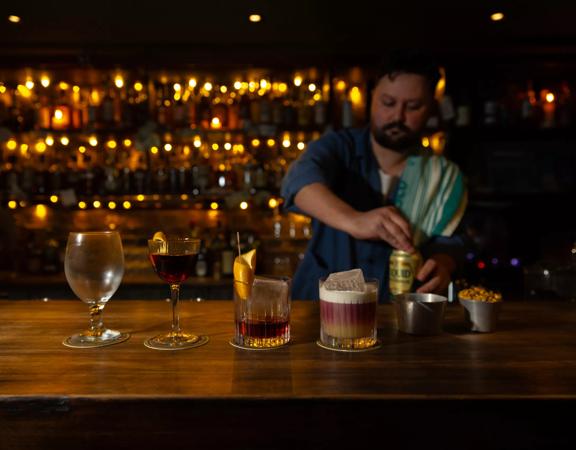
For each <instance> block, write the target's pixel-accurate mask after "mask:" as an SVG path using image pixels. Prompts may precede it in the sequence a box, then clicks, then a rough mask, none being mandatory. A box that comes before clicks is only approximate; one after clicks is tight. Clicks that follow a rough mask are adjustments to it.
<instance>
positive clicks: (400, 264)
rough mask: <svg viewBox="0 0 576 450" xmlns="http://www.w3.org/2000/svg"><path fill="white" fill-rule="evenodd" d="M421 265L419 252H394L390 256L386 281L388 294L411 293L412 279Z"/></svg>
mask: <svg viewBox="0 0 576 450" xmlns="http://www.w3.org/2000/svg"><path fill="white" fill-rule="evenodd" d="M421 265H422V256H421V255H420V252H415V253H408V252H405V251H403V250H394V251H393V252H392V254H391V255H390V270H389V279H388V285H389V289H390V293H391V294H392V295H398V294H405V293H407V292H411V291H412V285H413V283H414V279H415V278H416V274H417V273H418V271H419V270H420V266H421Z"/></svg>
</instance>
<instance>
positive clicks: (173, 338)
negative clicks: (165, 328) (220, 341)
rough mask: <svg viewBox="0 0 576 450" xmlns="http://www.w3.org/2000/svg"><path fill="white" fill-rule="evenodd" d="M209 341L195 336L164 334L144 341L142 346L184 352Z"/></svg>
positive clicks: (206, 338) (205, 337)
mask: <svg viewBox="0 0 576 450" xmlns="http://www.w3.org/2000/svg"><path fill="white" fill-rule="evenodd" d="M209 340H210V339H209V338H208V336H197V335H195V334H189V333H165V334H159V335H158V336H154V337H153V338H150V339H147V340H146V341H144V345H145V346H146V347H148V348H153V349H154V350H185V349H187V348H194V347H200V346H201V345H204V344H206V343H207V342H208V341H209Z"/></svg>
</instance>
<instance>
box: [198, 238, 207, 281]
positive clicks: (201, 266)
mask: <svg viewBox="0 0 576 450" xmlns="http://www.w3.org/2000/svg"><path fill="white" fill-rule="evenodd" d="M195 274H196V276H197V277H199V278H203V277H205V276H207V275H208V255H207V251H206V247H205V245H204V242H203V241H202V242H201V244H200V250H199V252H198V256H197V258H196V267H195Z"/></svg>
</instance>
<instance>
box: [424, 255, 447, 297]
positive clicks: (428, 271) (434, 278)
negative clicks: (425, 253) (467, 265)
mask: <svg viewBox="0 0 576 450" xmlns="http://www.w3.org/2000/svg"><path fill="white" fill-rule="evenodd" d="M455 267H456V263H455V262H454V260H453V259H452V257H451V256H448V255H444V254H438V255H432V256H431V257H430V259H427V260H426V262H425V263H424V264H423V265H422V267H421V268H420V270H419V271H418V274H417V275H416V279H417V280H418V281H421V282H422V283H423V284H422V286H420V287H419V288H418V289H417V290H416V292H419V293H434V294H440V293H443V292H444V291H445V290H446V288H447V287H448V285H449V284H450V278H451V274H452V272H453V271H454V269H455Z"/></svg>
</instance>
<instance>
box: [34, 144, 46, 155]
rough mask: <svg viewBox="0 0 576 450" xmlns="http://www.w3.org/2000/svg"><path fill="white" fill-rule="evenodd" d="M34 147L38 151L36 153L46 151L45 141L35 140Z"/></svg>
mask: <svg viewBox="0 0 576 450" xmlns="http://www.w3.org/2000/svg"><path fill="white" fill-rule="evenodd" d="M34 149H35V150H36V151H37V152H38V153H44V152H45V151H46V143H45V142H42V141H40V142H36V145H34Z"/></svg>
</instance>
